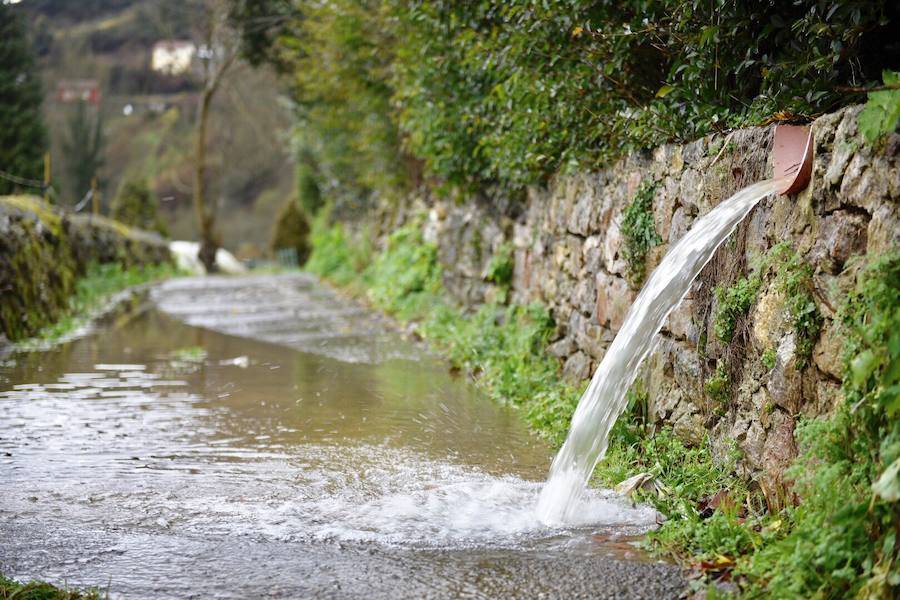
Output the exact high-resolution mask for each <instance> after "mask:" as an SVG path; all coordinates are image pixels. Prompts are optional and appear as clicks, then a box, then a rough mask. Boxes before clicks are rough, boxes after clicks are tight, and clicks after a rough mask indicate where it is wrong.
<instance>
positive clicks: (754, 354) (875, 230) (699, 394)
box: [381, 107, 900, 485]
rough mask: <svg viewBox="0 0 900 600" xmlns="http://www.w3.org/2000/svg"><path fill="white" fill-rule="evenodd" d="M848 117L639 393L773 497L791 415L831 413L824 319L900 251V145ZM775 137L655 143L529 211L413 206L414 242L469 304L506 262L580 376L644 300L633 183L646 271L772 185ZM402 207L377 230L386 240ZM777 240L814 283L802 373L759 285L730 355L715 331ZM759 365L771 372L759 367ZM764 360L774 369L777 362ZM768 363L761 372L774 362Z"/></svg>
mask: <svg viewBox="0 0 900 600" xmlns="http://www.w3.org/2000/svg"><path fill="white" fill-rule="evenodd" d="M858 113H859V107H855V108H849V109H846V110H843V111H841V112H837V113H834V114H830V115H826V116H823V117H821V118H819V119H818V120H816V121H815V122H814V123H813V125H812V129H813V132H814V135H815V163H814V164H815V166H814V170H813V174H812V182H811V184H810V186H809V187H808V188H807V189H806V190H804V191H803V192H801V193H800V194H799V195H796V196H792V197H769V198H766V199H765V200H763V201H762V202H761V203H760V204H759V206H758V207H757V208H756V209H754V211H753V212H752V213H751V214H750V216H749V217H748V218H747V219H746V220H745V221H744V222H743V223H742V224H741V225H740V226H739V227H738V229H737V231H736V232H735V234H734V235H733V236H732V238H731V239H730V240H729V241H728V242H727V243H726V244H724V245H723V247H722V248H720V250H719V251H718V252H717V254H716V256H715V257H714V258H713V260H712V261H711V262H710V264H709V265H707V267H706V268H705V270H704V271H703V273H702V274H701V276H700V277H699V278H698V280H697V282H695V284H694V286H693V287H692V290H691V292H690V293H689V295H688V297H687V298H686V299H685V301H684V302H683V303H682V305H681V306H680V307H679V308H678V309H677V310H676V311H675V312H674V313H673V314H672V315H671V316H670V317H669V319H668V321H667V323H666V325H665V328H664V330H663V332H662V335H661V336H660V342H659V344H658V346H657V348H656V350H655V351H654V353H653V354H652V356H651V357H650V358H649V360H648V361H647V362H646V364H645V367H644V369H643V373H642V374H641V377H640V378H639V384H640V385H642V386H643V389H644V390H646V391H647V392H648V394H649V404H650V406H649V409H650V415H651V416H652V418H653V419H654V420H655V421H656V422H658V423H663V422H665V423H670V424H672V425H673V426H674V428H675V431H676V432H677V433H678V435H679V436H680V437H682V438H683V439H684V440H687V441H688V442H691V443H697V442H699V441H700V440H701V439H702V438H703V436H704V435H707V434H709V435H710V437H711V439H712V441H713V445H714V448H716V449H717V450H718V451H720V452H725V451H726V450H727V449H729V448H731V447H732V445H733V443H736V444H737V447H738V449H739V450H740V454H741V456H742V458H741V459H740V469H741V470H743V471H744V472H745V473H746V474H747V475H749V476H753V477H756V478H758V479H760V482H761V484H764V485H765V484H774V483H777V481H773V479H775V480H777V478H778V477H779V476H780V473H781V472H782V471H783V469H784V467H785V466H786V465H787V464H788V463H789V462H790V461H791V460H792V458H793V457H794V456H795V454H796V447H795V443H794V435H793V432H794V426H795V424H796V422H797V419H798V418H799V417H800V416H802V415H807V416H812V415H818V414H822V413H825V412H827V411H828V410H830V409H831V408H832V407H833V406H834V405H835V403H837V402H839V401H840V388H839V379H840V376H841V359H840V347H841V342H840V339H839V338H838V335H837V334H836V332H835V326H834V324H833V319H834V316H835V310H836V309H837V308H838V307H839V306H840V304H841V300H842V297H843V296H844V294H845V291H846V289H847V287H848V286H849V285H851V284H852V282H853V278H854V273H855V270H856V267H857V265H858V263H859V262H860V261H854V260H853V259H854V257H856V256H859V255H862V254H866V253H868V254H872V255H874V254H880V253H882V252H885V251H888V250H890V249H892V248H897V246H898V243H900V169H898V166H900V165H898V162H900V151H898V149H900V135H897V134H894V135H893V136H892V137H891V138H890V139H889V140H888V141H887V144H886V145H884V146H882V147H879V149H877V150H873V149H871V148H869V147H867V146H866V145H865V144H864V143H863V141H862V139H861V137H860V135H859V133H858V131H857V125H856V117H857V114H858ZM773 131H774V126H771V127H764V128H755V129H746V130H740V131H736V132H734V133H733V134H731V135H728V136H723V135H715V136H709V137H707V138H704V139H702V140H699V141H696V142H693V143H690V144H687V145H683V146H680V145H666V146H662V147H660V148H658V149H657V150H656V151H654V152H653V153H650V154H646V155H633V156H630V157H628V158H626V159H623V160H622V161H620V162H619V163H617V164H615V165H614V166H612V167H610V168H608V169H605V170H602V171H598V172H594V173H584V174H579V175H574V176H564V177H562V176H561V177H559V178H557V179H556V180H554V181H552V182H551V184H550V185H549V186H548V187H547V188H542V189H532V190H530V191H529V194H528V198H527V202H526V206H525V208H524V210H522V208H521V207H520V208H519V209H515V205H512V204H511V205H510V207H511V208H506V207H503V206H500V207H499V208H498V205H497V204H496V203H486V202H479V201H470V202H467V203H463V204H458V203H453V202H447V201H437V202H422V201H419V202H418V204H417V205H418V207H419V209H420V210H421V208H422V207H424V208H426V210H427V211H428V218H427V221H426V223H425V226H424V228H425V236H426V238H427V239H429V240H430V241H433V242H434V243H436V244H437V245H438V248H439V256H440V260H441V262H442V265H443V269H444V277H445V284H446V287H447V289H448V290H449V291H450V293H451V294H453V295H454V296H455V297H456V298H457V299H458V300H459V301H460V302H463V303H465V304H468V305H477V304H478V303H481V302H485V301H489V300H491V299H492V298H494V297H496V296H497V288H496V286H494V285H492V284H491V283H489V282H487V281H486V279H485V276H486V274H487V271H488V265H489V264H490V261H491V259H492V257H493V256H494V254H495V253H497V252H498V251H508V249H509V245H510V244H511V245H512V247H513V249H514V260H515V271H514V272H515V275H514V278H513V281H512V285H511V291H512V297H513V299H514V300H516V301H518V302H531V301H540V302H542V303H544V304H546V305H547V306H549V307H550V308H551V310H552V314H553V315H554V318H555V320H556V322H557V323H558V329H557V335H556V338H555V339H554V340H552V345H551V347H550V351H551V352H552V353H553V354H555V355H556V356H558V357H559V359H560V361H561V362H562V364H563V366H564V372H565V374H566V376H567V377H569V378H570V379H572V380H573V381H581V380H583V379H586V378H588V377H589V376H590V375H591V373H592V372H593V370H594V369H595V368H596V366H597V364H598V361H600V360H601V359H602V357H603V354H604V352H605V351H606V348H607V347H608V346H609V344H610V342H611V341H612V339H613V337H614V335H615V333H616V331H617V330H618V328H619V327H620V326H621V324H622V321H623V320H624V318H625V315H626V313H627V311H628V309H629V307H630V306H631V304H632V302H633V301H634V299H635V297H636V295H637V292H638V291H639V286H638V285H636V284H635V282H633V281H631V280H630V279H629V277H628V265H627V263H626V260H625V258H624V256H625V255H624V252H623V250H624V243H625V241H624V238H623V234H622V216H623V211H624V210H625V209H626V207H628V206H629V204H630V203H631V202H632V200H633V198H634V197H635V194H636V192H637V191H638V190H639V189H640V188H641V186H642V185H645V184H647V183H652V184H655V185H656V189H655V193H654V196H653V202H652V218H653V222H654V224H655V229H656V232H657V234H658V235H659V238H660V239H661V240H662V243H661V244H660V245H658V246H656V247H654V248H653V249H652V250H651V251H650V252H649V253H648V254H647V256H646V267H647V272H648V273H649V272H650V271H651V270H652V268H653V267H654V266H656V264H658V262H659V261H660V259H661V258H662V256H663V255H664V254H665V252H666V250H667V248H668V246H669V244H671V243H673V242H675V241H677V240H678V239H679V238H680V237H681V236H682V235H684V233H685V232H686V231H687V230H688V228H689V227H690V226H691V223H692V222H693V221H694V220H695V219H696V218H697V217H698V216H699V215H702V214H705V213H707V212H709V210H710V209H712V208H713V207H714V206H715V205H717V204H718V203H719V202H721V201H722V200H723V199H725V198H727V197H728V196H730V195H731V194H732V193H734V192H735V191H737V190H739V189H741V188H743V187H745V186H746V185H748V184H750V183H753V182H755V181H758V180H761V179H763V178H765V177H766V176H769V175H770V174H771V172H772V165H771V147H772V134H773ZM410 212H411V211H410V209H409V208H407V210H404V211H400V212H399V214H392V215H389V216H388V217H383V218H382V219H381V223H382V227H383V229H389V228H391V227H394V226H396V225H397V224H398V223H399V222H402V221H403V215H408V214H410ZM782 241H788V242H789V243H790V245H791V246H792V247H793V249H794V250H795V251H796V252H797V253H798V255H799V256H801V257H802V258H803V260H804V261H807V262H808V263H809V264H810V265H811V266H812V268H813V269H814V276H813V287H814V298H815V303H816V305H817V308H818V311H819V312H820V314H821V315H822V317H823V319H824V321H823V323H824V324H823V327H822V333H821V335H820V336H819V337H818V341H817V342H816V345H815V348H814V351H813V356H812V361H811V364H810V365H809V366H807V367H805V368H803V369H800V368H798V366H797V360H796V356H795V354H796V349H795V340H794V334H793V333H792V331H791V327H790V324H789V323H788V320H787V318H786V315H785V307H784V303H785V299H784V298H783V295H782V294H780V293H779V292H778V291H777V286H775V285H773V281H772V277H771V276H769V277H768V278H766V280H765V281H764V282H763V284H762V286H761V288H760V290H759V293H758V295H757V299H756V302H755V303H754V305H753V306H752V307H751V309H750V311H749V314H748V315H746V316H745V317H742V318H740V319H739V320H738V322H737V324H736V333H735V336H734V338H733V339H732V341H731V342H730V343H728V344H724V343H721V342H719V341H718V340H717V339H716V336H715V335H714V333H713V318H714V315H715V314H716V309H717V306H716V299H715V295H714V294H713V289H714V288H715V286H717V285H720V284H723V285H729V284H731V283H732V282H734V281H735V280H736V279H737V278H739V277H741V276H743V275H745V274H746V273H747V272H748V268H749V265H752V264H755V263H756V262H758V261H759V260H760V258H761V257H764V256H766V255H767V253H768V252H769V250H770V249H771V248H772V247H773V246H774V245H775V244H777V243H778V242H782ZM767 351H768V352H769V355H770V358H769V361H771V360H772V358H774V362H775V366H774V367H772V368H768V367H767V366H766V365H765V364H764V361H763V359H762V357H763V354H764V353H766V352H767ZM773 354H774V356H773ZM769 364H771V362H769ZM719 365H724V366H725V367H727V369H726V370H727V373H728V379H729V384H728V385H727V386H726V392H725V394H726V395H727V398H726V399H724V400H723V398H722V397H721V396H722V395H721V394H718V395H717V396H718V397H717V398H711V397H710V394H709V393H707V390H706V389H705V385H704V383H705V382H706V381H707V380H708V379H709V378H710V377H711V376H712V374H713V373H714V372H715V371H716V369H717V368H718V366H719Z"/></svg>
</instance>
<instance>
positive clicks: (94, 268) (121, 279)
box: [18, 263, 179, 349]
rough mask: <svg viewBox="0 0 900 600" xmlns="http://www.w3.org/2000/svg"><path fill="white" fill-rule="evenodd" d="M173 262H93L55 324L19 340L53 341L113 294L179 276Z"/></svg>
mask: <svg viewBox="0 0 900 600" xmlns="http://www.w3.org/2000/svg"><path fill="white" fill-rule="evenodd" d="M178 274H179V272H178V270H177V269H176V268H175V267H174V266H172V265H170V264H166V263H164V264H161V265H148V266H143V267H127V268H126V267H123V266H122V265H120V264H118V263H109V264H104V265H97V264H95V265H91V266H90V267H89V268H88V270H87V272H86V273H85V274H84V276H83V277H81V278H80V279H79V280H78V281H77V283H76V286H75V294H74V295H72V296H71V297H70V298H69V305H68V307H67V309H66V311H65V314H64V315H63V316H62V318H60V319H59V320H57V321H56V322H55V323H53V324H51V325H48V326H47V327H44V328H43V329H41V331H40V332H39V333H38V334H37V335H36V336H35V337H33V338H31V339H28V340H24V341H23V342H20V343H19V344H18V346H19V347H20V348H22V349H31V348H39V347H42V346H46V345H48V344H53V343H54V342H57V341H59V340H61V339H64V338H65V337H66V336H68V335H70V334H72V333H73V332H75V331H76V330H78V329H79V328H81V327H83V326H85V325H86V324H87V323H88V322H90V320H91V319H92V318H94V317H95V316H96V315H97V313H98V311H100V310H102V309H103V308H104V307H105V306H106V304H107V303H108V302H109V300H110V299H111V297H112V296H113V295H114V294H116V293H118V292H121V291H123V290H125V289H128V288H130V287H133V286H136V285H140V284H143V283H150V282H152V281H159V280H161V279H165V278H168V277H173V276H175V275H178Z"/></svg>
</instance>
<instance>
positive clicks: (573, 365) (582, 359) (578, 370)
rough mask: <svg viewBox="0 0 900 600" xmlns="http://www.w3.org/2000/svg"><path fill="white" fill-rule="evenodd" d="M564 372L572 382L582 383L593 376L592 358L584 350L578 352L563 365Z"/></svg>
mask: <svg viewBox="0 0 900 600" xmlns="http://www.w3.org/2000/svg"><path fill="white" fill-rule="evenodd" d="M563 374H564V375H565V376H566V379H568V380H569V381H571V382H572V383H575V384H579V383H581V382H582V381H584V380H585V379H587V378H589V377H590V376H591V359H590V358H589V357H588V355H586V354H585V353H584V352H576V353H575V354H573V355H572V356H570V357H569V358H568V360H566V364H565V365H563Z"/></svg>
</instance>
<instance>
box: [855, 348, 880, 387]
mask: <svg viewBox="0 0 900 600" xmlns="http://www.w3.org/2000/svg"><path fill="white" fill-rule="evenodd" d="M877 366H878V358H877V357H876V356H875V353H874V352H872V351H871V350H865V351H863V352H860V353H859V355H858V356H857V357H856V358H854V359H853V362H851V363H850V372H851V373H852V374H853V385H854V386H856V387H862V386H863V385H864V384H865V383H866V381H867V380H868V379H869V375H871V374H872V371H874V370H875V368H876V367H877Z"/></svg>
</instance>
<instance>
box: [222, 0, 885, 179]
mask: <svg viewBox="0 0 900 600" xmlns="http://www.w3.org/2000/svg"><path fill="white" fill-rule="evenodd" d="M233 1H234V2H235V3H238V4H247V3H244V2H240V0H233ZM253 4H254V6H253V8H252V10H251V11H250V12H252V14H248V15H246V16H247V17H248V18H247V19H246V26H245V27H244V33H245V41H249V42H250V43H251V44H250V45H251V51H252V56H254V57H255V58H260V57H263V58H269V59H270V60H273V62H275V63H276V64H277V65H279V66H280V67H282V68H286V69H288V70H290V71H291V72H292V73H293V77H292V83H293V84H294V87H293V92H294V95H295V97H296V99H297V100H298V111H299V114H300V117H301V121H302V127H299V128H298V130H297V131H298V134H297V135H298V137H299V138H301V139H302V141H303V142H304V143H308V145H309V147H311V148H314V149H315V152H316V155H317V159H319V161H320V164H321V165H322V170H323V173H324V178H323V181H327V182H329V183H328V185H332V182H338V184H339V185H342V182H343V183H346V184H347V185H350V184H351V183H352V182H355V184H356V185H358V184H362V185H363V187H366V188H368V189H376V190H379V189H382V190H383V186H395V185H397V184H398V183H401V182H402V180H403V178H404V177H408V176H409V175H410V174H412V176H413V178H415V177H416V175H417V173H418V162H416V161H403V160H398V158H399V157H400V156H402V154H404V153H407V152H408V153H411V154H413V155H414V156H415V157H417V158H418V159H420V160H421V161H423V162H424V165H425V167H426V169H427V170H428V171H429V172H430V173H431V174H432V175H434V176H436V177H438V178H440V180H442V181H443V182H449V183H450V184H452V185H455V186H460V187H463V188H470V189H478V190H482V191H483V190H490V189H498V188H499V189H500V190H501V191H502V190H510V189H520V188H522V187H523V186H525V185H528V184H533V183H538V182H542V181H545V180H546V178H547V177H548V176H549V175H551V174H553V173H556V172H559V171H564V172H565V171H571V170H573V169H582V170H584V169H590V168H593V167H596V166H597V165H599V164H601V163H604V162H607V161H609V160H610V159H614V158H617V157H619V156H621V155H622V154H623V153H626V152H629V151H633V150H638V149H645V148H649V147H653V146H656V145H658V144H659V143H661V142H664V141H668V140H675V141H684V140H691V139H696V138H697V137H700V136H702V135H704V134H707V133H710V132H715V131H721V130H723V129H725V128H728V127H734V126H739V125H746V124H751V123H759V122H761V121H762V120H764V119H765V118H767V117H770V116H772V115H773V114H777V115H779V116H780V117H781V118H793V119H801V120H802V119H808V118H809V117H811V116H812V115H815V114H818V113H821V112H823V111H827V110H833V109H834V108H837V107H839V106H841V105H846V104H851V103H854V102H857V101H859V100H860V99H862V97H863V96H862V94H860V93H848V92H845V91H840V90H839V89H838V87H839V86H841V85H859V84H860V83H865V82H871V81H875V80H876V79H877V78H878V77H879V76H880V75H881V71H882V69H885V68H896V65H897V64H898V59H900V41H898V38H897V36H896V27H897V19H898V13H900V5H898V3H896V2H893V1H890V0H870V1H864V0H796V1H795V2H787V3H786V2H731V1H729V0H713V1H712V2H697V1H695V0H626V1H624V2H591V1H586V0H551V1H545V2H536V1H534V0H502V1H501V0H479V1H472V2H458V1H456V0H411V1H407V0H392V1H391V2H387V3H379V2H374V1H373V0H339V1H335V2H327V3H301V4H299V5H296V8H295V9H294V10H293V11H291V10H289V9H288V11H287V12H288V13H290V14H289V15H287V16H286V15H285V11H286V9H285V6H289V4H288V3H285V2H283V1H282V0H261V1H260V2H255V3H253ZM267 11H268V12H269V13H271V15H272V18H271V19H269V22H272V23H276V24H277V25H275V26H274V27H273V29H271V30H267V31H260V22H261V21H263V19H262V18H260V17H261V16H263V14H264V13H266V12H267ZM270 34H271V35H270ZM401 149H402V150H403V151H404V152H401ZM406 164H410V165H412V166H413V167H414V168H412V169H410V170H406V171H405V170H404V169H401V168H398V166H400V165H404V166H405V165H406ZM350 187H352V185H350ZM362 193H365V192H364V191H363V192H362Z"/></svg>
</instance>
